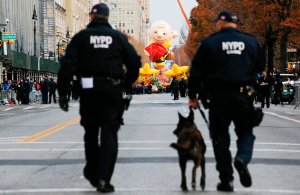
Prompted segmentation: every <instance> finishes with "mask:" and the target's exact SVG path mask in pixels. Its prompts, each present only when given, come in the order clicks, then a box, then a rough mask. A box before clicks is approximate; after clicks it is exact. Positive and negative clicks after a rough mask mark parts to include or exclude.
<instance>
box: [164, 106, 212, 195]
mask: <svg viewBox="0 0 300 195" xmlns="http://www.w3.org/2000/svg"><path fill="white" fill-rule="evenodd" d="M178 115H179V122H178V124H177V128H176V129H175V130H174V132H173V133H174V134H175V135H176V136H177V143H172V144H171V145H170V146H171V147H172V148H174V149H176V150H177V152H178V156H179V166H180V169H181V186H180V187H181V189H182V190H183V191H188V188H187V185H186V175H185V170H186V165H187V162H188V160H192V161H193V162H194V167H193V170H192V188H193V190H196V170H197V168H198V167H199V166H201V172H202V175H201V178H200V186H201V188H202V190H203V189H204V188H205V157H204V153H205V151H206V145H205V143H204V140H203V137H202V135H201V133H200V131H199V130H198V128H197V127H196V124H195V122H194V112H193V110H192V109H191V108H190V114H189V116H188V117H187V118H185V117H183V116H182V115H181V114H180V113H178Z"/></svg>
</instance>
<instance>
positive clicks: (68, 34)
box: [66, 28, 71, 44]
mask: <svg viewBox="0 0 300 195" xmlns="http://www.w3.org/2000/svg"><path fill="white" fill-rule="evenodd" d="M70 38H71V36H70V31H69V28H67V33H66V39H67V44H69V41H70Z"/></svg>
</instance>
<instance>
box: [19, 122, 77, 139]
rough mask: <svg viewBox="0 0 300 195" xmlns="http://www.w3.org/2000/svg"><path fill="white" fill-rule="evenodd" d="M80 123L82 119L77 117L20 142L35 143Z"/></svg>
mask: <svg viewBox="0 0 300 195" xmlns="http://www.w3.org/2000/svg"><path fill="white" fill-rule="evenodd" d="M79 121H80V117H76V118H73V119H71V120H69V121H67V122H64V123H60V124H57V125H55V126H52V127H50V128H48V129H46V130H44V131H41V132H38V133H36V134H33V135H31V136H28V137H25V138H23V139H20V140H18V142H26V141H27V142H35V141H37V140H40V139H42V138H45V137H48V136H50V135H52V134H54V133H56V132H58V131H60V130H62V129H64V128H66V127H68V126H71V125H74V124H76V123H78V122H79Z"/></svg>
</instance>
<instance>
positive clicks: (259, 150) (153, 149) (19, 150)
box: [0, 147, 300, 153]
mask: <svg viewBox="0 0 300 195" xmlns="http://www.w3.org/2000/svg"><path fill="white" fill-rule="evenodd" d="M83 150H84V149H83V148H73V149H70V148H36V149H30V148H19V149H18V148H4V149H0V151H3V152H13V151H14V152H27V151H36V152H39V151H83ZM119 150H123V151H137V150H140V151H147V150H148V151H149V150H152V151H162V150H167V151H169V150H170V151H174V149H172V148H171V147H156V148H150V147H149V148H129V147H120V148H119ZM207 150H213V148H207ZM230 150H232V151H236V150H237V149H235V148H231V149H230ZM254 152H283V153H300V150H278V149H254Z"/></svg>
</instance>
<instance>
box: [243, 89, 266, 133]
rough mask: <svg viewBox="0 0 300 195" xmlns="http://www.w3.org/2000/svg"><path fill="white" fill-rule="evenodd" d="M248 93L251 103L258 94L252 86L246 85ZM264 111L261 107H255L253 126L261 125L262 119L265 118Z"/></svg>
mask: <svg viewBox="0 0 300 195" xmlns="http://www.w3.org/2000/svg"><path fill="white" fill-rule="evenodd" d="M245 89H246V91H245V92H246V95H248V96H249V97H250V100H251V103H253V101H254V98H255V96H256V91H255V89H254V88H253V87H252V86H246V87H245ZM263 117H264V113H263V110H262V109H261V108H259V107H254V108H253V120H252V125H253V127H256V126H259V124H260V123H261V121H262V120H263Z"/></svg>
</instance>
